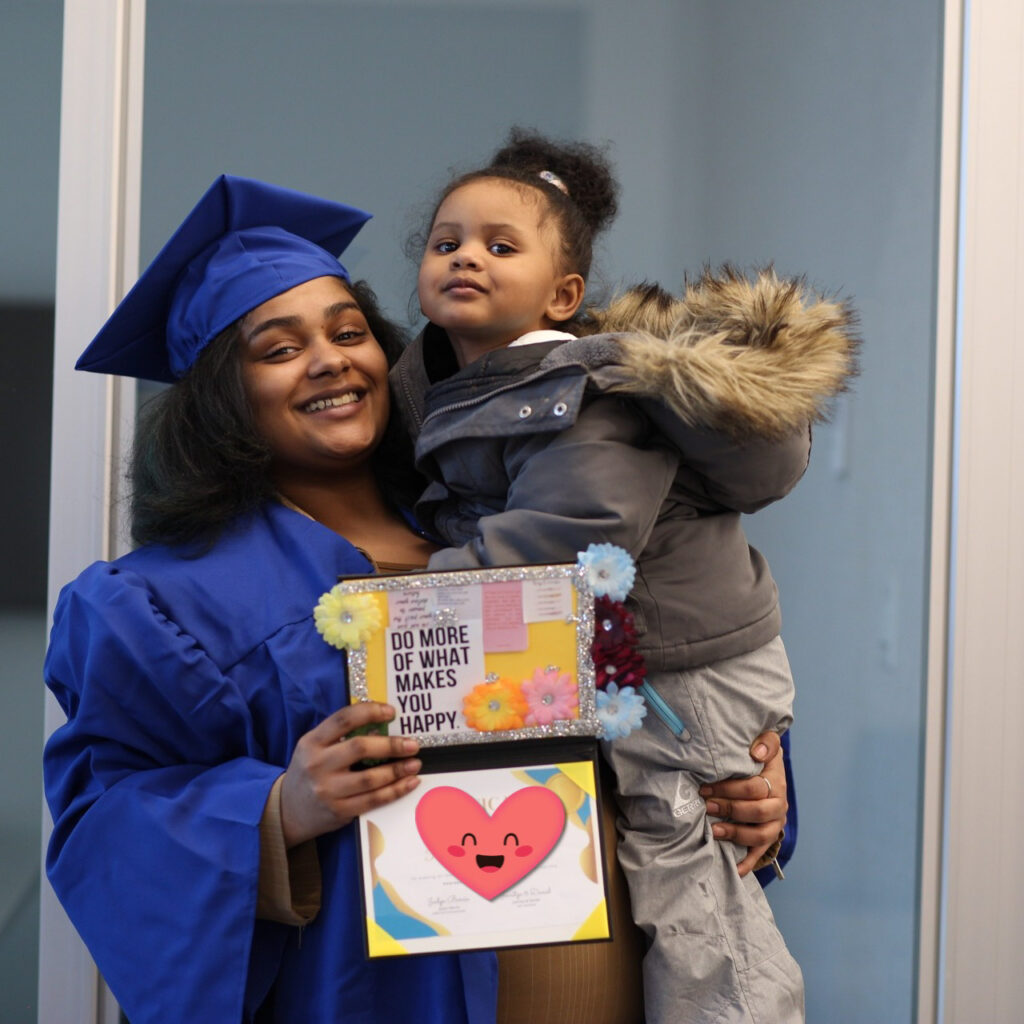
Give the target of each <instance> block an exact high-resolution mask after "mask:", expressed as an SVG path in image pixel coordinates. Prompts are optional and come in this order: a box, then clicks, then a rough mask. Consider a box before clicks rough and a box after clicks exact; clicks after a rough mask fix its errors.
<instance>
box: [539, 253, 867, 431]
mask: <svg viewBox="0 0 1024 1024" xmlns="http://www.w3.org/2000/svg"><path fill="white" fill-rule="evenodd" d="M856 326H857V320H856V316H855V315H854V313H853V311H852V309H851V307H850V305H849V303H847V302H839V301H835V300H830V299H827V298H824V297H821V296H817V295H814V294H811V293H810V292H809V291H808V290H807V287H806V285H805V282H804V281H803V280H801V279H792V280H782V279H780V278H779V277H777V276H776V274H775V271H774V270H773V269H771V268H767V269H764V270H761V271H759V272H757V273H756V274H755V275H754V276H753V278H749V279H748V278H747V277H744V276H743V275H742V274H740V273H739V272H738V271H736V270H735V269H734V268H732V267H730V266H725V267H723V268H722V269H720V270H719V271H717V272H712V271H711V270H705V271H704V273H703V274H702V275H701V277H700V278H699V279H698V280H697V281H695V282H692V283H688V285H687V286H686V288H685V291H684V294H683V297H682V298H681V299H680V298H677V297H675V296H673V295H670V294H669V293H667V292H666V291H664V290H663V289H662V288H660V287H659V286H657V285H649V284H644V285H638V286H636V287H634V288H631V289H629V290H628V291H627V292H625V293H624V294H623V295H622V296H620V297H619V298H617V299H616V300H615V301H613V302H612V303H611V304H610V305H609V306H608V307H607V308H606V309H603V310H594V311H591V312H590V313H589V315H588V318H587V324H586V330H587V332H588V334H591V335H609V334H614V335H617V337H615V338H607V337H583V338H580V339H578V340H576V341H572V342H566V343H565V344H564V345H561V346H559V347H558V348H557V349H555V350H554V351H553V352H551V353H550V354H549V355H548V357H547V358H546V359H545V360H544V363H545V364H546V365H547V366H554V365H559V364H566V363H573V362H584V363H586V364H587V365H588V366H589V367H590V368H591V374H592V376H594V377H595V379H597V380H598V381H599V383H600V385H601V386H602V388H604V389H607V390H608V391H612V392H618V393H621V394H628V395H634V396H636V397H642V398H652V399H657V400H659V401H660V402H663V403H665V405H667V406H668V407H669V408H670V409H671V410H672V411H673V412H674V413H675V414H676V415H678V416H679V417H680V418H681V419H682V420H683V422H684V423H686V424H687V425H689V426H692V427H699V428H706V429H711V430H718V431H722V432H724V433H727V434H729V435H730V436H733V437H735V438H738V439H743V438H752V437H759V438H764V439H773V438H780V437H783V436H785V435H786V434H789V433H791V432H792V431H793V430H796V429H799V428H800V427H802V426H805V425H806V424H807V423H809V422H814V421H819V420H823V419H825V418H826V417H827V411H828V403H829V400H830V399H831V398H833V397H834V396H835V395H837V394H839V393H840V392H842V391H845V390H846V389H847V387H848V386H849V382H850V380H851V378H852V377H854V376H855V375H856V373H857V349H858V346H859V338H858V337H857V335H856ZM598 366H599V368H598Z"/></svg>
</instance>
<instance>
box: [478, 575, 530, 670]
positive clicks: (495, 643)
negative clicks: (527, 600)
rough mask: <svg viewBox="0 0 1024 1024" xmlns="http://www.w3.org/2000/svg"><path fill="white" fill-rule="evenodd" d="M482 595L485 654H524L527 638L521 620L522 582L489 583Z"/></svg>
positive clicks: (524, 623)
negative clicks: (510, 652)
mask: <svg viewBox="0 0 1024 1024" xmlns="http://www.w3.org/2000/svg"><path fill="white" fill-rule="evenodd" d="M483 592H484V601H483V605H484V608H483V612H484V650H485V651H486V652H488V653H492V652H499V651H525V650H526V648H527V645H528V639H527V637H528V634H527V629H526V620H525V619H524V618H523V584H522V582H521V581H520V580H511V581H510V582H508V583H488V584H486V585H485V586H484V588H483Z"/></svg>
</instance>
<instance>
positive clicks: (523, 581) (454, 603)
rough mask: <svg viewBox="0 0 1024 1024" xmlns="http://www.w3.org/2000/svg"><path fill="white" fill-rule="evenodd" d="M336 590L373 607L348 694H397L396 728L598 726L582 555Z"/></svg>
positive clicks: (379, 579)
mask: <svg viewBox="0 0 1024 1024" xmlns="http://www.w3.org/2000/svg"><path fill="white" fill-rule="evenodd" d="M334 593H336V594H337V595H338V596H339V600H341V601H342V602H344V601H345V600H348V599H351V600H352V601H353V607H357V606H358V607H360V608H362V607H364V606H365V602H366V597H367V596H370V597H372V601H373V604H374V605H375V606H376V611H375V612H374V614H373V616H372V617H371V619H372V622H373V625H372V627H371V628H369V629H367V630H366V631H365V634H364V637H363V642H362V644H361V645H360V646H357V647H350V648H349V649H348V651H347V659H348V672H349V686H350V693H351V696H352V700H353V701H359V700H379V701H383V702H387V703H389V704H391V705H392V706H393V707H394V708H395V710H396V717H395V719H394V721H393V722H392V723H391V728H392V729H393V731H395V732H400V733H402V734H404V735H410V736H415V737H416V739H417V740H418V741H419V743H420V745H421V746H423V747H444V746H462V745H466V744H474V743H495V742H508V741H510V740H511V741H515V740H537V739H545V738H555V737H574V736H580V737H593V736H597V735H598V734H599V732H600V726H599V723H598V719H597V714H596V701H595V678H594V667H593V661H592V659H591V653H590V649H591V643H592V641H593V637H594V594H593V590H592V589H591V586H590V584H589V582H588V580H587V575H586V572H585V570H584V569H583V568H582V567H581V566H580V565H578V564H565V565H544V566H522V567H514V568H499V569H474V570H460V571H449V572H423V573H409V574H402V575H398V576H367V577H359V578H358V579H351V578H350V579H345V580H343V581H342V582H341V583H339V584H338V586H337V587H336V588H335V590H334ZM378 613H379V614H378Z"/></svg>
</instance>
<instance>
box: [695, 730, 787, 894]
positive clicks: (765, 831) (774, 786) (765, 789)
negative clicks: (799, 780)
mask: <svg viewBox="0 0 1024 1024" xmlns="http://www.w3.org/2000/svg"><path fill="white" fill-rule="evenodd" d="M779 743H780V741H779V736H778V733H776V732H766V733H762V734H761V735H760V736H758V737H757V739H756V740H754V742H753V743H752V744H751V745H750V756H751V757H752V758H753V759H754V760H755V761H760V762H761V763H762V764H764V770H763V771H762V772H761V774H760V775H753V776H751V777H750V778H747V779H727V780H725V781H723V782H715V783H712V784H711V785H709V786H701V789H700V795H701V796H702V797H704V799H705V801H706V802H707V807H708V814H709V815H711V817H713V818H722V819H724V820H722V821H716V822H715V823H714V824H713V825H712V826H711V831H712V833H713V834H714V836H715V838H716V839H726V840H729V841H731V842H734V843H736V845H737V846H746V847H747V855H746V856H745V857H744V858H743V860H741V861H740V862H739V864H738V865H737V867H738V869H739V873H740V876H741V877H742V876H743V875H746V874H748V873H749V872H750V871H752V870H753V869H754V866H755V865H756V864H757V862H758V860H760V858H761V855H762V854H763V853H764V852H765V851H766V850H767V849H768V848H769V847H770V846H771V845H772V843H774V842H775V841H776V840H777V839H778V838H779V835H780V833H781V832H782V830H783V829H784V828H785V825H786V811H787V810H788V809H789V803H788V801H787V800H786V769H785V767H784V765H783V762H782V752H781V750H780V746H779Z"/></svg>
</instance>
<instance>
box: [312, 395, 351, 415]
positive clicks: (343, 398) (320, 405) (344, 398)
mask: <svg viewBox="0 0 1024 1024" xmlns="http://www.w3.org/2000/svg"><path fill="white" fill-rule="evenodd" d="M358 401H359V396H358V395H357V394H356V393H355V392H354V391H349V392H348V393H346V394H344V395H339V396H338V397H337V398H321V399H318V400H317V401H315V402H310V403H309V405H307V406H306V407H305V411H306V412H320V411H321V410H323V409H330V408H332V407H333V406H336V405H351V404H352V403H353V402H358Z"/></svg>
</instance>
